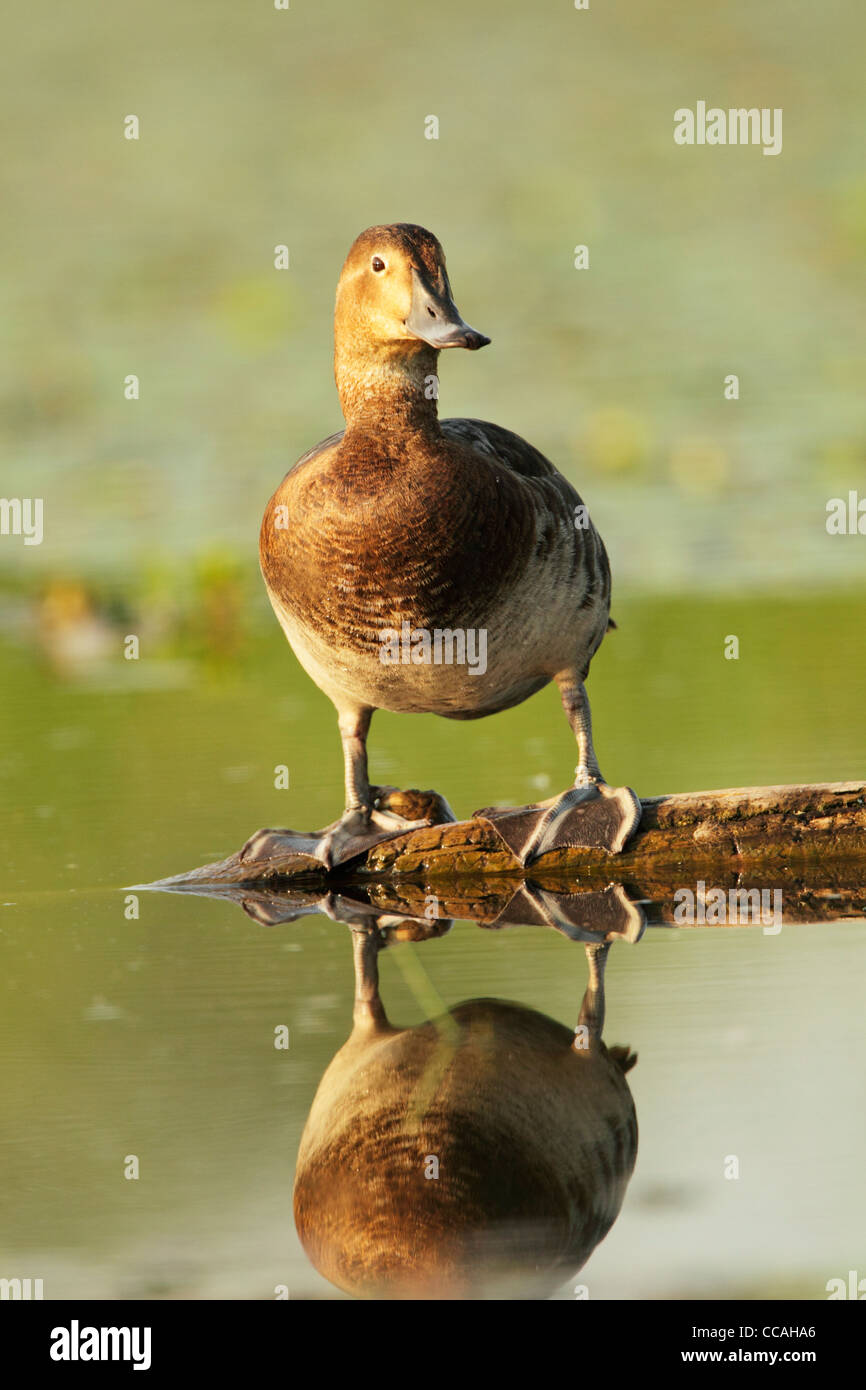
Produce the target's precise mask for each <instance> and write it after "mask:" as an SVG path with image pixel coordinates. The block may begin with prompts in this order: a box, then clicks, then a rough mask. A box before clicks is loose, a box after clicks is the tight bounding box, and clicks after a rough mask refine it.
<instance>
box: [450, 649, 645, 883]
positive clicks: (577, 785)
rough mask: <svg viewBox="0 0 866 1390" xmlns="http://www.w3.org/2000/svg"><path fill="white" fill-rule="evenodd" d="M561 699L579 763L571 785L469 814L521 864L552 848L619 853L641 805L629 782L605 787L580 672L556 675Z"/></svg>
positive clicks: (632, 827) (636, 820)
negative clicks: (534, 799) (525, 802)
mask: <svg viewBox="0 0 866 1390" xmlns="http://www.w3.org/2000/svg"><path fill="white" fill-rule="evenodd" d="M556 683H557V685H558V686H559V691H560V695H561V696H562V704H563V708H564V710H565V713H566V716H567V718H568V722H569V724H570V725H571V730H572V733H573V734H574V736H575V739H576V740H577V749H578V755H579V759H580V760H579V762H578V765H577V768H576V769H575V778H574V786H573V787H571V788H569V790H568V791H566V792H562V794H561V795H560V796H554V797H551V798H550V799H549V800H548V801H540V802H538V803H536V804H535V805H534V806H520V807H517V808H516V809H513V810H512V809H508V810H499V809H496V808H487V809H486V810H483V811H476V813H475V815H476V816H477V817H480V818H481V819H483V820H486V821H489V823H490V824H491V825H492V826H493V827H494V829H495V830H496V831H497V833H498V834H499V835H500V836H501V837H502V839H503V840H504V841H505V843H506V844H507V846H508V848H509V849H510V850H511V852H512V854H514V855H515V856H516V857H517V859H518V860H519V861H520V863H521V864H522V865H524V867H525V866H526V865H528V864H531V863H533V862H534V861H535V860H536V859H540V858H541V856H542V855H543V854H550V853H551V851H553V850H556V849H599V850H603V851H605V852H606V853H608V854H619V853H621V852H622V850H623V849H624V848H625V845H626V843H627V842H628V840H629V839H630V837H631V836H632V835H633V834H634V832H635V830H636V829H637V827H638V824H639V822H640V817H641V805H640V802H639V801H638V798H637V797H636V796H635V794H634V792H633V791H632V790H631V788H630V787H609V786H608V785H607V783H606V782H605V780H604V778H603V777H602V775H601V769H600V767H599V765H598V759H597V758H596V756H595V749H594V748H593V744H592V721H591V719H590V713H589V700H588V699H587V695H586V690H585V688H584V684H583V679H582V676H580V675H579V674H578V673H577V672H576V671H565V672H562V673H560V675H558V676H557V677H556Z"/></svg>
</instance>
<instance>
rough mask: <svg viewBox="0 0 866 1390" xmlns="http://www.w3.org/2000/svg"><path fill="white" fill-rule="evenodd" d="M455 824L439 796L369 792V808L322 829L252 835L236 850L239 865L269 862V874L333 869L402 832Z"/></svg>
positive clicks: (394, 789) (351, 810) (355, 810)
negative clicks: (243, 861)
mask: <svg viewBox="0 0 866 1390" xmlns="http://www.w3.org/2000/svg"><path fill="white" fill-rule="evenodd" d="M454 819H455V816H454V812H453V811H452V810H451V807H450V806H449V805H448V802H447V801H446V800H445V798H444V797H442V796H440V795H439V793H438V792H434V791H426V792H421V791H416V790H415V789H414V788H413V789H411V790H409V791H401V790H400V789H399V788H398V787H371V788H370V805H369V806H355V807H350V808H349V809H348V810H346V811H344V812H343V814H342V816H341V817H340V819H339V820H337V821H334V822H333V824H331V825H326V826H325V828H324V830H317V831H315V830H313V831H300V830H274V829H266V830H257V831H256V833H255V834H254V835H251V836H250V838H249V839H248V840H247V842H246V844H245V845H244V847H243V849H242V850H241V853H240V857H241V859H242V860H247V861H249V860H254V861H256V863H257V864H260V862H261V861H262V860H273V861H274V873H275V874H276V873H279V872H286V871H288V870H289V869H291V870H293V871H294V872H297V871H298V870H299V869H302V868H309V870H310V872H311V873H312V872H316V871H319V872H320V871H321V870H322V868H325V869H336V868H337V867H339V865H341V864H345V863H346V862H347V861H348V860H350V859H356V858H357V857H358V855H360V854H365V853H366V851H367V850H368V849H372V847H373V846H374V845H378V844H381V843H382V841H383V840H392V839H394V837H395V836H397V835H404V834H405V833H406V832H407V831H408V830H417V829H419V828H420V827H422V826H428V825H440V824H443V823H444V822H447V821H453V820H454Z"/></svg>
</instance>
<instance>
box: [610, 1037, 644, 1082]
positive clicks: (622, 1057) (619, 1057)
mask: <svg viewBox="0 0 866 1390" xmlns="http://www.w3.org/2000/svg"><path fill="white" fill-rule="evenodd" d="M608 1052H609V1053H610V1056H611V1057H612V1058H613V1060H614V1061H615V1062H616V1064H617V1066H618V1067H619V1069H620V1071H621V1072H622V1073H623V1075H625V1073H626V1072H627V1071H631V1069H632V1067H633V1066H634V1065H635V1063H636V1061H637V1053H636V1052H632V1050H631V1048H630V1047H629V1046H628V1045H627V1044H626V1046H625V1047H609V1048H608Z"/></svg>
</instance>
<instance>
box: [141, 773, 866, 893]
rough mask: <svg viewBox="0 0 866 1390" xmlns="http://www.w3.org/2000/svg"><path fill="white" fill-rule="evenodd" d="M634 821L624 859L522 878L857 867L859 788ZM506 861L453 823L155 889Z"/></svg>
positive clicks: (422, 877) (864, 842)
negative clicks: (329, 863) (354, 854)
mask: <svg viewBox="0 0 866 1390" xmlns="http://www.w3.org/2000/svg"><path fill="white" fill-rule="evenodd" d="M641 808H642V814H641V820H640V824H639V826H638V828H637V830H636V831H635V834H634V835H633V837H632V839H631V841H630V842H629V844H628V847H627V849H626V850H625V852H624V853H622V854H618V855H607V854H604V853H602V852H600V851H599V850H586V849H579V848H577V849H576V848H568V849H558V850H554V851H553V852H552V853H550V854H546V855H544V857H543V858H541V859H538V860H537V861H535V862H534V863H533V864H532V866H531V877H532V879H533V880H534V881H539V880H540V878H542V877H543V876H544V875H546V874H550V873H554V874H555V873H558V872H565V873H568V874H572V875H573V874H575V873H579V874H580V876H581V878H583V879H586V880H587V881H590V880H597V881H602V882H603V881H610V880H612V879H617V880H620V881H624V880H625V879H640V878H641V877H642V876H643V877H645V876H646V875H647V874H648V873H649V874H652V873H653V872H654V871H657V870H659V869H662V868H664V867H665V866H672V865H679V866H681V867H682V868H683V869H685V868H686V867H687V866H690V869H689V871H690V872H691V870H692V869H696V868H698V867H700V865H701V864H704V865H717V864H727V865H728V866H729V867H730V866H736V867H738V869H739V870H742V869H743V868H744V867H745V866H750V867H751V868H753V869H754V868H757V867H758V866H759V865H768V864H769V865H772V866H773V867H774V869H775V871H776V872H781V871H782V870H783V869H784V866H785V864H786V863H808V862H812V863H821V864H822V865H826V864H827V863H828V862H829V861H853V860H862V861H864V862H866V783H864V782H828V783H821V784H818V785H812V786H789V787H784V786H783V787H740V788H733V789H726V790H723V791H708V792H680V793H678V794H675V795H671V796H652V797H647V798H645V799H644V800H643V801H642V802H641ZM524 873H525V871H524V870H522V869H521V866H520V865H519V864H518V862H517V861H516V859H515V858H514V856H513V854H512V853H511V852H510V850H508V848H507V847H506V846H505V844H504V843H503V841H502V840H501V839H500V837H499V835H498V834H497V832H496V830H495V828H494V826H493V825H492V824H491V823H490V822H488V821H484V820H478V819H476V820H468V821H452V822H448V823H446V824H442V825H431V826H425V827H423V828H421V829H419V830H413V831H409V832H407V833H406V834H403V835H398V836H396V837H395V838H393V839H390V840H386V841H384V842H382V843H380V844H377V845H375V846H373V848H372V849H369V850H368V851H367V852H366V853H365V854H363V855H361V856H359V857H358V858H356V859H354V860H352V861H350V862H348V863H346V864H343V865H341V866H340V868H339V869H337V870H334V871H332V872H331V874H330V875H329V874H328V873H327V871H326V870H325V869H324V867H323V868H322V869H321V871H315V872H314V873H313V874H311V869H310V864H309V861H307V863H306V864H304V865H302V866H300V867H299V866H298V865H297V863H296V862H294V861H293V858H292V856H291V855H286V854H280V852H279V850H278V849H277V850H275V851H274V852H269V853H267V854H265V855H260V856H258V857H252V858H250V857H246V858H242V856H241V852H240V851H238V852H237V853H235V854H233V855H230V856H229V858H228V859H224V860H221V861H220V862H219V863H216V864H206V865H204V866H203V867H202V868H199V869H193V870H191V871H190V872H188V873H185V874H179V875H177V876H176V877H174V878H171V879H162V880H160V882H159V884H158V885H156V884H155V885H152V886H154V887H156V886H159V887H167V888H168V887H175V886H182V885H183V884H190V885H193V884H205V883H226V884H229V883H261V882H263V881H284V882H292V883H300V882H304V881H306V880H309V879H310V878H311V877H313V878H319V879H331V880H333V881H340V882H351V881H365V880H369V879H370V878H386V879H397V878H400V879H412V880H418V881H425V882H427V881H431V880H435V879H441V878H450V879H453V878H454V877H455V876H466V875H467V874H468V875H475V876H479V875H480V876H482V877H484V878H487V877H488V876H490V875H496V874H509V875H512V876H522V875H523V874H524Z"/></svg>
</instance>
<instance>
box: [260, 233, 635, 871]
mask: <svg viewBox="0 0 866 1390" xmlns="http://www.w3.org/2000/svg"><path fill="white" fill-rule="evenodd" d="M490 341H491V340H490V338H489V337H487V336H486V335H485V334H483V333H481V332H479V331H478V330H477V329H475V328H472V327H470V325H469V324H467V323H466V322H465V321H464V319H463V318H462V316H461V314H460V312H459V310H458V309H457V306H456V304H455V301H454V296H453V293H452V289H451V283H450V280H449V277H448V271H447V269H446V263H445V253H444V251H443V248H442V246H441V244H440V242H439V241H438V240H437V238H436V237H435V236H434V235H433V234H432V233H431V232H429V231H427V230H426V229H425V228H424V227H421V226H418V225H416V224H414V223H404V222H399V223H393V224H386V225H378V226H373V227H368V228H367V229H366V230H365V231H363V232H362V233H361V234H360V235H359V236H358V237H357V238H356V239H355V241H354V242H353V244H352V246H351V247H350V249H349V253H348V255H347V257H346V260H345V263H344V265H343V267H342V271H341V273H340V277H339V281H338V285H337V294H336V304H335V313H334V376H335V381H336V386H337V392H338V395H339V399H340V405H341V408H342V412H343V416H344V418H345V428H344V429H343V430H341V431H340V432H339V433H336V434H332V435H330V436H329V437H328V438H326V439H324V440H322V442H321V443H319V444H317V445H316V446H315V447H314V448H312V449H310V450H309V451H308V452H307V453H305V454H304V455H303V456H302V457H301V458H300V459H298V461H297V463H296V464H295V465H294V466H293V467H292V468H291V469H290V471H289V472H288V473H287V474H286V476H285V478H284V479H283V481H282V482H281V483H280V485H279V487H278V488H277V489H276V491H275V492H274V494H273V496H272V497H271V499H270V501H269V502H268V505H267V507H266V509H265V513H264V517H263V519H262V524H261V530H260V537H259V559H260V565H261V571H262V576H263V578H264V583H265V587H266V589H267V593H268V597H269V599H270V602H271V605H272V607H273V610H274V613H275V615H276V617H277V620H278V621H279V623H280V625H281V627H282V629H283V631H284V633H285V636H286V638H287V639H288V642H289V644H290V646H291V648H292V650H293V651H294V653H295V656H296V657H297V659H298V661H299V662H300V664H301V666H302V667H303V668H304V670H305V671H306V672H307V674H308V675H309V676H310V677H311V678H312V680H313V681H314V682H315V684H316V685H317V686H318V687H319V689H320V690H322V691H323V692H324V694H326V695H327V696H328V697H329V699H330V700H331V702H332V703H333V705H334V707H335V710H336V713H337V724H338V728H339V733H340V739H341V742H342V751H343V759H344V769H345V806H344V811H343V814H342V815H341V816H340V818H339V819H338V820H336V821H334V822H333V823H332V824H331V825H329V826H327V827H325V828H324V829H323V830H320V831H314V832H309V833H307V832H303V833H302V832H296V831H291V830H262V831H258V832H256V835H254V836H252V837H251V838H250V840H249V841H248V842H247V844H246V845H245V846H244V849H243V851H242V854H243V856H244V857H245V858H249V857H251V856H252V857H255V856H256V855H259V854H267V853H271V852H272V851H273V848H274V840H275V838H279V839H280V841H281V844H280V849H281V852H283V853H285V852H286V851H287V850H288V851H289V852H292V851H293V850H294V851H296V852H297V853H298V855H299V856H301V857H307V858H309V860H310V861H311V862H313V863H317V864H319V865H324V866H325V867H326V868H327V869H331V868H334V867H336V866H338V865H340V864H342V863H344V862H346V861H347V860H349V859H351V858H354V857H355V856H357V855H358V854H360V853H363V852H364V851H365V850H366V849H368V848H369V847H370V846H371V845H373V844H375V843H376V842H377V841H379V840H382V839H386V838H389V837H393V836H394V835H399V834H403V833H405V832H406V831H407V830H411V829H414V828H416V827H417V826H420V825H430V824H434V823H437V822H441V821H448V820H453V819H454V813H453V812H452V811H451V808H450V806H449V805H448V803H447V801H445V799H444V797H442V796H440V795H439V794H438V793H434V792H430V793H422V792H418V791H414V790H411V791H408V792H405V791H401V790H400V789H398V788H392V787H379V786H375V785H371V783H370V780H369V772H368V758H367V738H368V734H369V730H370V723H371V719H372V716H373V714H374V712H375V711H376V710H377V709H384V710H392V711H396V712H402V713H407V714H413V713H433V714H438V715H441V716H443V717H444V718H447V719H459V720H471V719H480V718H484V717H486V716H488V715H492V714H496V713H498V712H500V711H502V710H506V709H509V708H511V707H512V706H514V705H517V704H519V703H521V702H522V701H524V700H526V699H528V698H529V697H530V696H531V695H534V694H536V692H538V691H539V690H541V689H542V688H543V687H544V686H546V685H548V684H549V683H551V682H554V683H555V684H556V685H557V687H558V689H559V693H560V697H561V700H562V705H563V708H564V711H565V716H566V718H567V720H568V722H569V724H570V726H571V729H572V732H573V734H574V737H575V740H576V743H577V750H578V764H577V767H576V769H575V779H574V784H573V785H572V786H571V787H570V788H568V789H567V790H566V791H565V792H563V793H562V794H561V795H558V796H555V797H552V798H550V799H548V800H546V801H543V802H540V803H537V804H534V805H531V806H526V807H520V808H507V807H506V808H497V807H488V808H485V809H484V810H482V811H480V812H477V813H476V815H478V816H481V817H483V818H487V819H488V820H489V821H490V822H491V823H492V824H493V825H494V826H495V828H496V830H497V831H498V833H499V834H500V835H501V837H502V839H503V840H504V841H505V843H506V844H507V845H508V847H509V848H510V849H511V850H512V852H513V854H514V856H515V858H516V859H517V860H518V861H519V862H520V863H521V864H524V865H525V864H529V863H532V862H534V861H535V860H536V859H537V858H539V857H540V856H541V855H543V854H546V853H549V852H550V851H551V850H553V849H555V848H561V847H563V846H567V845H576V844H588V845H594V846H598V847H599V848H601V849H602V850H604V851H606V852H608V853H618V852H620V851H621V850H622V849H623V847H624V846H625V844H626V843H627V841H628V839H629V837H630V835H631V834H632V832H633V831H634V829H635V828H636V826H637V823H638V821H639V818H640V803H639V801H638V800H637V797H636V796H635V794H634V792H633V791H631V789H630V788H612V787H609V786H608V785H607V783H606V782H605V780H604V778H603V777H602V774H601V770H600V768H599V764H598V760H597V758H596V754H595V750H594V747H593V738H592V725H591V715H590V706H589V701H588V698H587V694H586V688H585V684H584V683H585V680H586V677H587V674H588V671H589V666H590V662H591V660H592V658H593V656H594V655H595V653H596V651H597V650H598V648H599V646H600V644H601V642H602V639H603V638H604V636H605V633H606V632H607V631H608V629H609V628H610V627H611V626H614V624H613V623H612V620H611V618H610V596H611V575H610V565H609V562H608V557H607V553H606V551H605V547H604V544H603V542H602V540H601V537H600V535H599V533H598V531H597V530H596V528H595V526H594V525H593V524H592V522H591V520H590V518H589V515H588V512H587V509H586V507H585V506H584V504H583V502H582V499H581V497H580V496H579V494H578V493H577V491H576V490H575V488H574V487H573V486H572V484H571V483H570V482H569V481H568V480H567V479H566V478H565V477H564V476H563V475H562V474H561V473H560V472H559V471H558V470H557V469H556V468H555V467H554V465H553V464H552V463H551V462H550V461H549V460H548V459H547V458H546V457H545V456H544V455H543V454H542V453H541V452H540V451H539V450H538V449H536V448H535V447H534V446H533V445H532V444H530V443H528V442H527V441H526V440H525V439H522V438H521V437H520V436H519V435H517V434H515V433H513V432H512V431H511V430H509V429H506V428H505V427H504V426H502V425H498V424H492V423H488V422H486V421H483V420H479V419H440V418H439V414H438V399H439V374H438V359H439V354H440V353H441V352H443V351H446V350H449V349H452V348H464V349H466V350H467V351H469V352H475V351H478V350H479V349H481V348H483V347H486V346H487V345H488V344H489V343H490Z"/></svg>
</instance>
